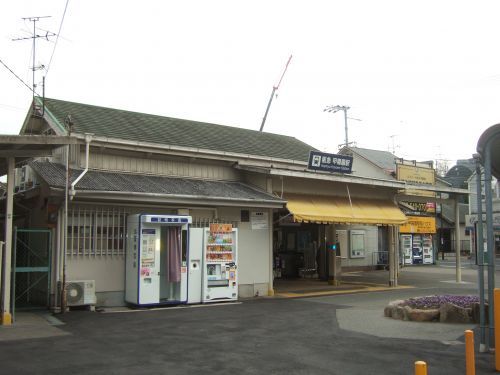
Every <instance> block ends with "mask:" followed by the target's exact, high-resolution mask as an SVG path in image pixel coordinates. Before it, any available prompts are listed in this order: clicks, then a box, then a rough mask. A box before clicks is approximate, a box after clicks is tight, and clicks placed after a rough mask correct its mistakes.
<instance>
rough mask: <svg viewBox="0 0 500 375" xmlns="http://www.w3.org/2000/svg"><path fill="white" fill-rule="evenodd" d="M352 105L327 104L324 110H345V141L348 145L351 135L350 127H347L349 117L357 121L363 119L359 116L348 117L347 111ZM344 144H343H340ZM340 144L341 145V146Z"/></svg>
mask: <svg viewBox="0 0 500 375" xmlns="http://www.w3.org/2000/svg"><path fill="white" fill-rule="evenodd" d="M350 108H351V107H348V106H345V105H329V106H327V107H326V108H325V109H324V110H323V112H330V113H336V112H338V111H344V128H345V141H344V146H345V147H347V146H349V135H348V127H347V119H348V118H349V119H351V120H356V121H361V120H360V119H359V118H352V117H347V111H348V110H349V109H350ZM340 146H342V145H340ZM340 146H339V147H340Z"/></svg>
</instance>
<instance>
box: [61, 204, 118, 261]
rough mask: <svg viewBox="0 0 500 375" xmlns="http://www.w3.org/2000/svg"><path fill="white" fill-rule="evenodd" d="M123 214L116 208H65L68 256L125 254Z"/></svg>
mask: <svg viewBox="0 0 500 375" xmlns="http://www.w3.org/2000/svg"><path fill="white" fill-rule="evenodd" d="M127 215H128V213H127V212H125V211H124V210H123V209H119V208H116V207H100V208H92V207H75V208H73V209H71V210H68V228H67V229H68V231H67V236H68V241H67V242H68V247H67V249H66V255H69V256H113V255H124V254H125V235H126V229H127Z"/></svg>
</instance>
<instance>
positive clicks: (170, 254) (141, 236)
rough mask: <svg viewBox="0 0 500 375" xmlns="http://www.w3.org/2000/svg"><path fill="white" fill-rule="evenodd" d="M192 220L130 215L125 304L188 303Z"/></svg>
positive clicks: (188, 218) (187, 217) (171, 216)
mask: <svg viewBox="0 0 500 375" xmlns="http://www.w3.org/2000/svg"><path fill="white" fill-rule="evenodd" d="M191 221H192V220H191V216H182V215H149V214H136V215H129V216H128V219H127V252H126V269H125V301H126V302H128V303H131V304H134V305H140V306H148V305H149V306H150V305H161V304H179V303H186V302H187V292H188V289H187V288H188V276H187V275H188V273H187V268H188V264H187V262H188V256H189V254H188V243H189V234H188V233H189V232H188V230H189V224H191Z"/></svg>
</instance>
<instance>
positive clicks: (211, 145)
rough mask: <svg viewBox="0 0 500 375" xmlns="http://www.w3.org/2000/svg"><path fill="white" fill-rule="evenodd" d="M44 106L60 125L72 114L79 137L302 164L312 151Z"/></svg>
mask: <svg viewBox="0 0 500 375" xmlns="http://www.w3.org/2000/svg"><path fill="white" fill-rule="evenodd" d="M45 106H46V110H48V111H49V112H50V114H51V115H53V116H54V117H55V118H56V119H57V121H58V122H59V123H60V124H64V120H65V118H66V117H67V115H68V114H69V115H71V118H72V121H73V124H74V125H73V126H74V131H75V132H76V133H81V134H84V133H93V134H95V135H96V136H102V137H109V138H119V139H125V140H130V141H141V142H151V143H159V144H164V145H171V146H182V147H192V148H200V149H208V150H214V151H223V152H232V153H239V154H246V155H256V156H263V157H267V158H280V159H287V160H298V161H304V162H307V161H308V158H309V151H310V150H315V148H314V147H312V146H309V145H307V144H306V143H304V142H302V141H300V140H298V139H296V138H293V137H289V136H285V135H279V134H272V133H266V132H259V131H256V130H248V129H242V128H236V127H231V126H224V125H216V124H209V123H205V122H197V121H190V120H182V119H177V118H171V117H161V116H156V115H150V114H145V113H137V112H130V111H124V110H118V109H113V108H105V107H97V106H93V105H88V104H80V103H73V102H67V101H63V100H56V99H49V98H46V99H45ZM257 125H258V124H256V127H257Z"/></svg>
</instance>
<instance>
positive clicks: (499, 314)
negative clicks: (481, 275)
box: [490, 288, 500, 371]
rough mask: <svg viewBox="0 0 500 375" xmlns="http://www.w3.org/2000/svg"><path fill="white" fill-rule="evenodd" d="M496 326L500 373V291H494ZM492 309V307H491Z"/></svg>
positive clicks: (497, 356) (496, 367)
mask: <svg viewBox="0 0 500 375" xmlns="http://www.w3.org/2000/svg"><path fill="white" fill-rule="evenodd" d="M493 301H494V305H493V306H494V307H493V308H494V310H493V312H494V324H495V349H496V350H495V369H496V370H497V371H500V289H498V288H495V290H494V291H493ZM490 308H491V306H490Z"/></svg>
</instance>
